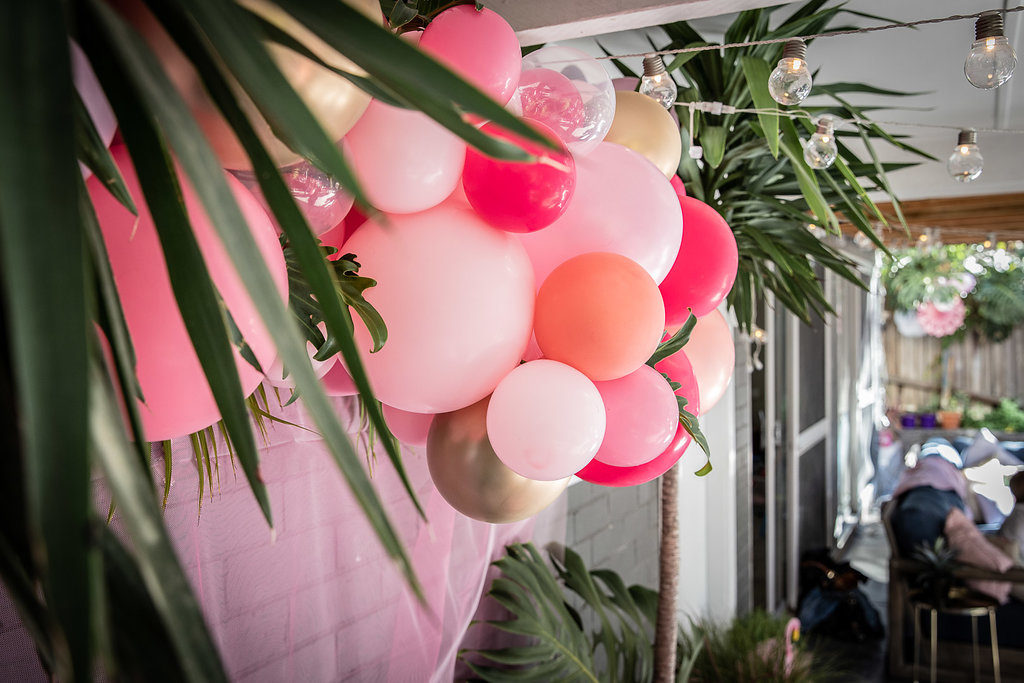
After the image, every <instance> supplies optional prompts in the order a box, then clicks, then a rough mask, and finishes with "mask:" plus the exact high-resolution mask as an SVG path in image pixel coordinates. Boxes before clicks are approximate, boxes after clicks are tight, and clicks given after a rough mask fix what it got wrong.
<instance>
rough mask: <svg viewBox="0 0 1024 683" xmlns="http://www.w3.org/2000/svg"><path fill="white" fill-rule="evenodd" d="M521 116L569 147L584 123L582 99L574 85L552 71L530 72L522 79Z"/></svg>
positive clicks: (523, 75)
mask: <svg viewBox="0 0 1024 683" xmlns="http://www.w3.org/2000/svg"><path fill="white" fill-rule="evenodd" d="M516 94H517V95H518V96H519V106H520V108H521V110H522V113H521V115H522V117H523V118H526V119H530V120H531V121H536V122H538V123H542V124H544V125H545V126H547V127H548V128H550V129H551V130H553V131H554V132H555V134H556V135H558V138H559V139H560V140H561V141H562V142H564V143H566V144H568V143H570V142H573V141H574V140H575V139H576V138H574V137H573V133H574V132H575V131H576V129H577V128H579V127H580V126H581V125H582V124H583V121H584V118H585V112H584V109H583V97H582V96H580V91H579V90H577V89H576V86H575V85H573V82H572V81H571V80H569V79H568V78H566V77H565V76H563V75H562V74H560V73H558V72H557V71H555V70H553V69H544V68H538V69H528V70H526V71H523V73H522V74H521V75H520V76H519V88H518V90H516Z"/></svg>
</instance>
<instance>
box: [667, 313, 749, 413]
mask: <svg viewBox="0 0 1024 683" xmlns="http://www.w3.org/2000/svg"><path fill="white" fill-rule="evenodd" d="M683 353H685V354H686V357H687V359H689V361H690V365H691V366H693V374H694V376H696V378H697V386H698V387H699V388H700V400H701V409H702V410H703V411H704V412H705V413H706V412H707V411H708V410H710V409H711V407H712V406H713V405H715V404H716V403H718V400H719V399H720V398H722V396H723V395H724V394H725V389H726V387H728V386H729V380H730V379H731V378H732V372H733V368H734V366H735V365H736V347H735V346H733V341H732V330H731V329H729V323H727V322H726V321H725V316H723V315H722V314H721V313H720V312H719V311H711V312H710V313H708V314H707V315H706V316H704V317H701V318H697V325H696V326H695V327H694V328H693V332H691V333H690V340H689V341H688V342H687V343H686V346H684V347H683ZM677 381H678V380H677Z"/></svg>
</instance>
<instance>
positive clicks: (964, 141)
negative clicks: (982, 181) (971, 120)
mask: <svg viewBox="0 0 1024 683" xmlns="http://www.w3.org/2000/svg"><path fill="white" fill-rule="evenodd" d="M984 161H985V160H984V159H983V158H982V157H981V150H979V149H978V133H977V131H974V130H962V131H960V135H958V136H957V139H956V147H955V148H954V149H953V153H952V154H950V155H949V160H948V161H947V162H946V170H947V171H949V175H950V177H952V178H953V180H955V181H957V182H958V183H969V182H971V181H972V180H975V179H976V178H977V177H978V176H980V175H981V171H982V169H983V165H984Z"/></svg>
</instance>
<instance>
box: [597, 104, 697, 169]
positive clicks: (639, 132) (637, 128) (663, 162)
mask: <svg viewBox="0 0 1024 683" xmlns="http://www.w3.org/2000/svg"><path fill="white" fill-rule="evenodd" d="M605 142H615V143H618V144H620V145H623V146H624V147H629V148H630V149H631V150H633V151H634V152H639V153H640V154H643V155H644V156H645V157H647V158H648V159H650V160H651V162H653V163H654V165H655V166H657V167H658V170H660V171H661V172H662V173H664V174H665V177H667V178H671V177H672V176H674V175H675V174H676V171H678V169H679V159H680V157H681V156H682V154H683V141H682V138H681V137H680V135H679V129H678V128H676V122H675V121H674V120H673V119H672V115H671V114H669V113H668V110H667V109H665V108H664V107H663V106H661V105H660V104H658V103H657V102H655V101H654V100H653V99H652V98H650V97H648V96H647V95H641V94H640V93H638V92H630V91H622V90H619V91H616V93H615V118H613V119H612V127H611V128H609V129H608V135H607V136H605Z"/></svg>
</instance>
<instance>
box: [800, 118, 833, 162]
mask: <svg viewBox="0 0 1024 683" xmlns="http://www.w3.org/2000/svg"><path fill="white" fill-rule="evenodd" d="M837 156H839V148H838V147H836V134H835V133H834V132H833V130H832V119H830V118H829V117H827V116H822V117H821V118H820V119H818V128H817V130H815V131H814V135H812V136H811V139H810V140H808V141H807V145H806V146H805V147H804V161H806V162H807V165H808V166H810V167H811V168H814V169H817V170H819V171H820V170H822V169H826V168H828V167H829V166H831V165H832V164H834V163H835V162H836V157H837Z"/></svg>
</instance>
